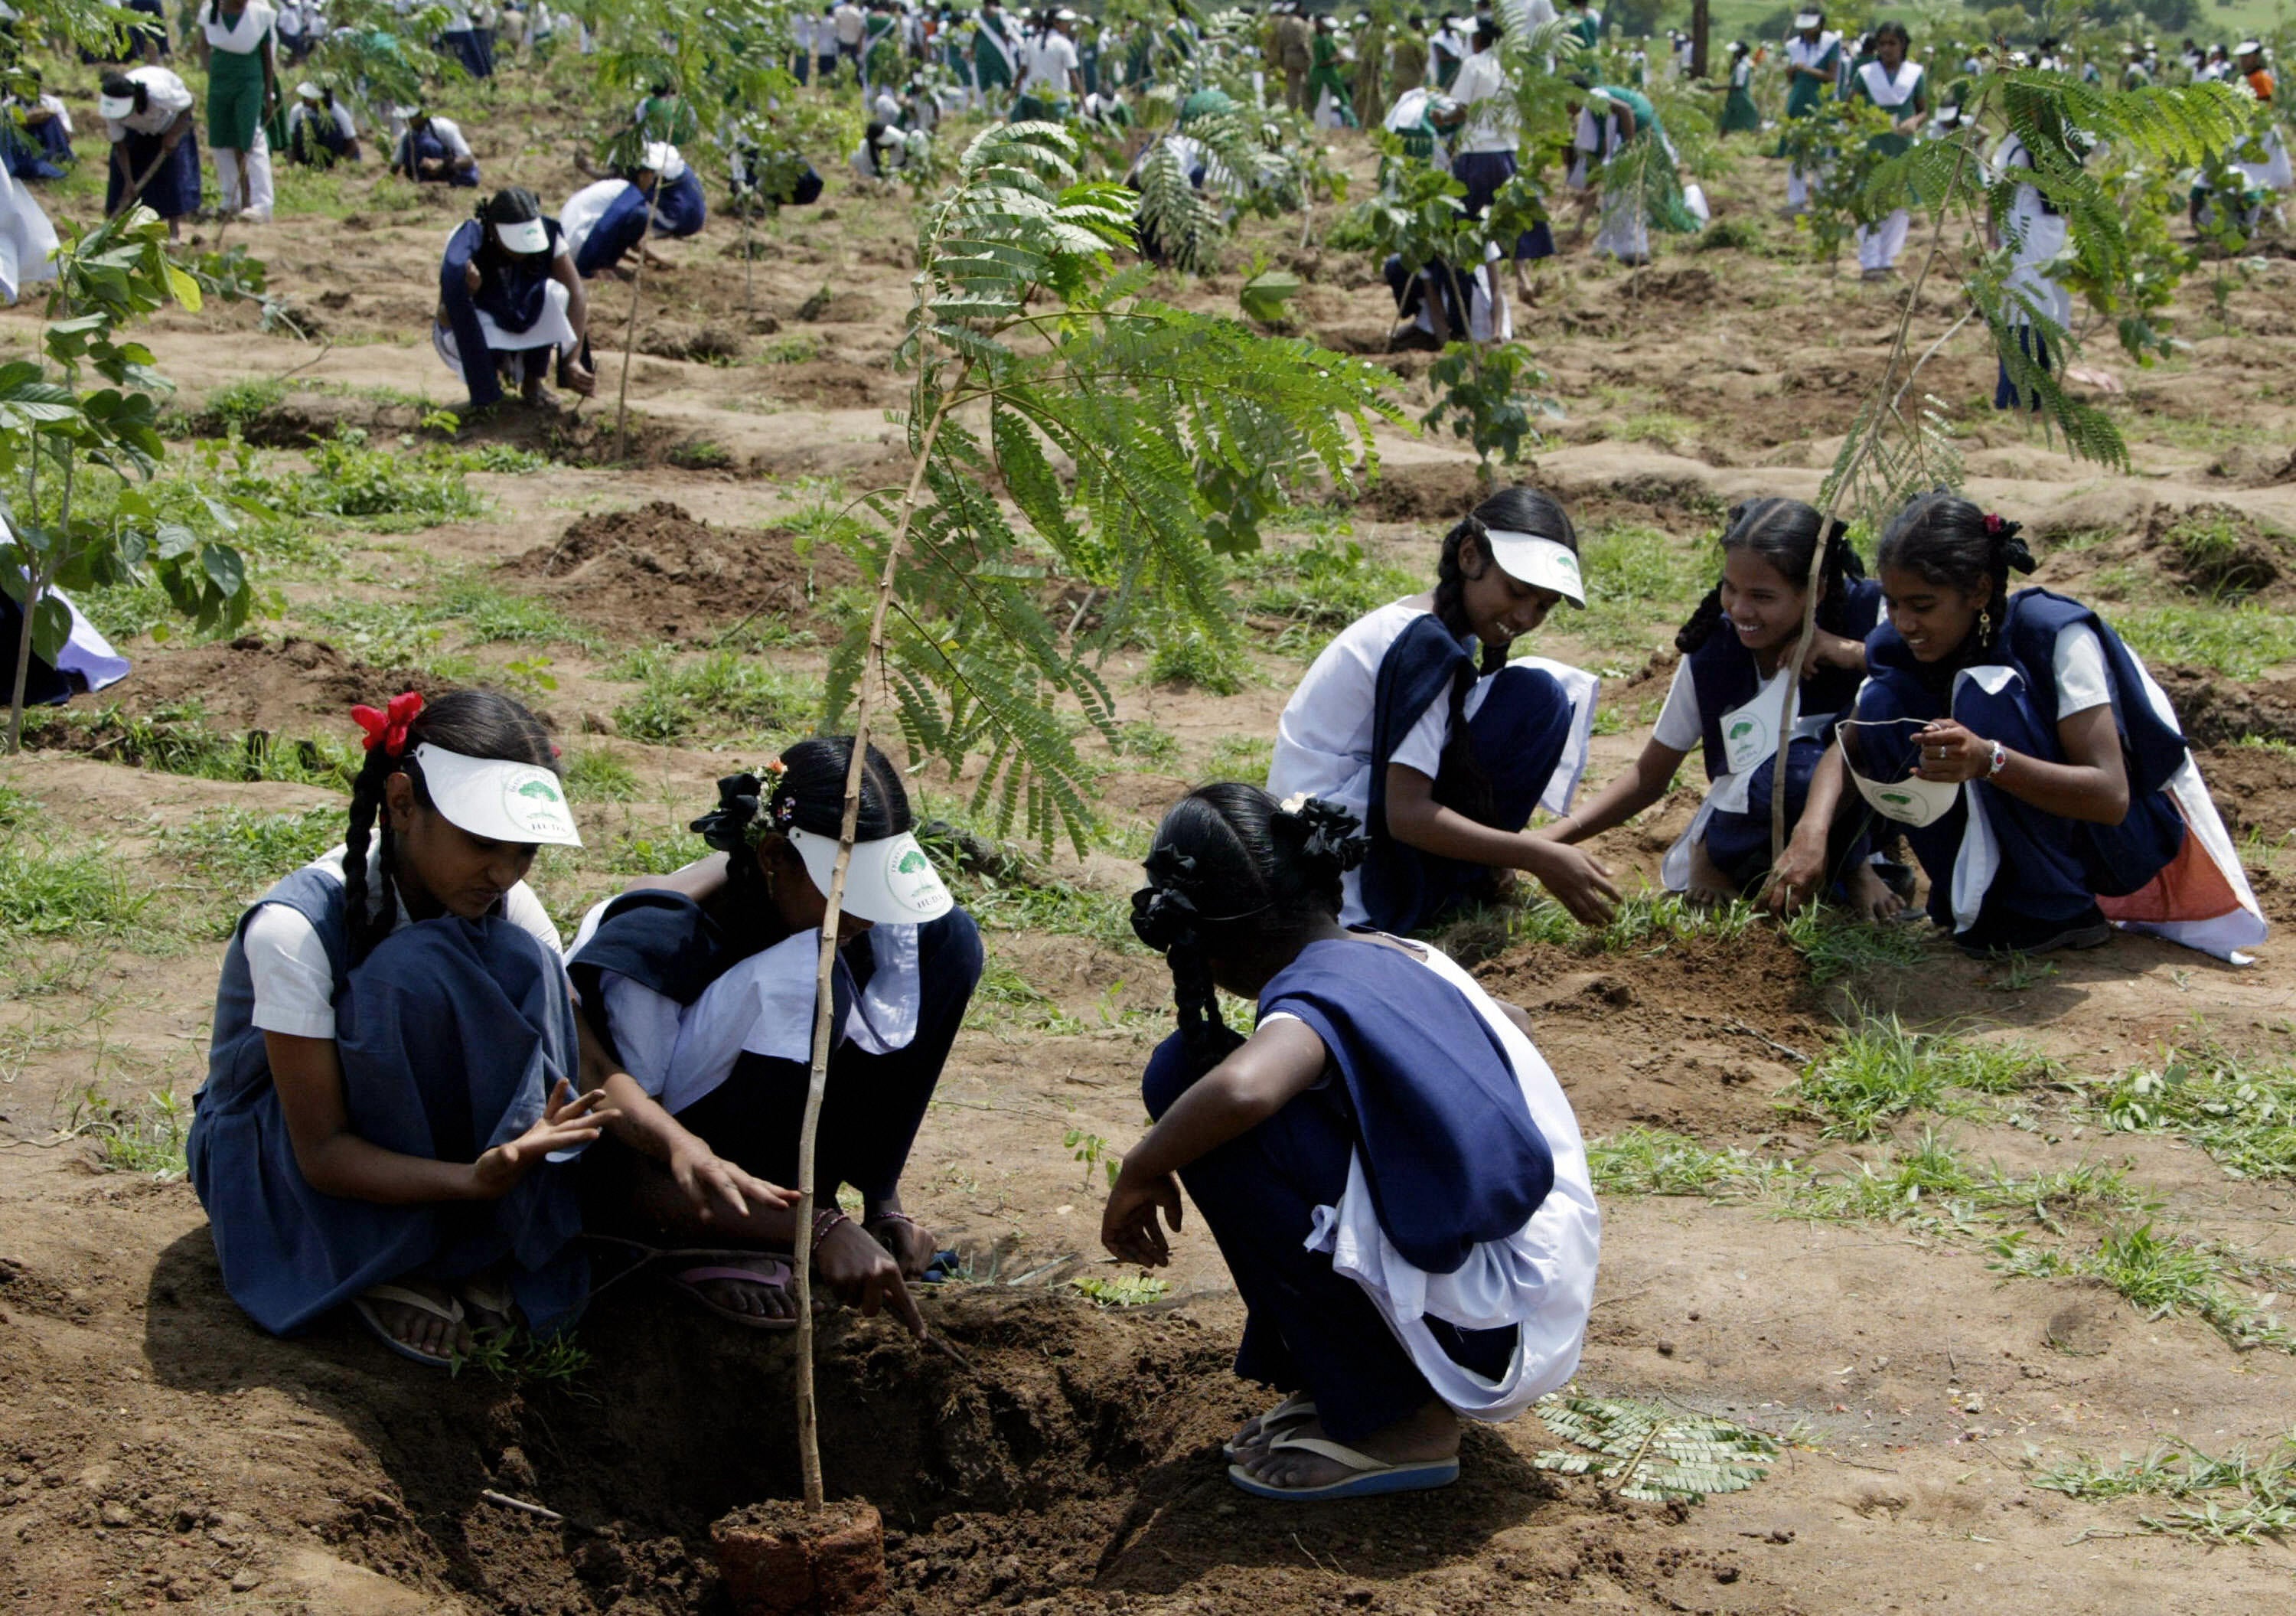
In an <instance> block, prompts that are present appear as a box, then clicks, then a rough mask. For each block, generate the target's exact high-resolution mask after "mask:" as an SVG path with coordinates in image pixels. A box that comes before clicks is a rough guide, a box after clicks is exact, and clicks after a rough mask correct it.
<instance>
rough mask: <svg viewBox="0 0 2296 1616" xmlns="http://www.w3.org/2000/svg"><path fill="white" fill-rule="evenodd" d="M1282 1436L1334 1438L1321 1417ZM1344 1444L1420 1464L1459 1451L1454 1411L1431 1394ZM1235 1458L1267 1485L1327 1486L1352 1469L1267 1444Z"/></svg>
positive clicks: (1390, 1459)
mask: <svg viewBox="0 0 2296 1616" xmlns="http://www.w3.org/2000/svg"><path fill="white" fill-rule="evenodd" d="M1285 1436H1286V1438H1287V1439H1288V1438H1292V1437H1313V1438H1322V1439H1323V1440H1326V1441H1329V1440H1334V1439H1333V1438H1331V1437H1330V1436H1329V1435H1328V1434H1327V1433H1326V1432H1325V1431H1324V1423H1323V1422H1322V1421H1321V1420H1309V1421H1308V1423H1305V1424H1304V1425H1299V1426H1295V1427H1293V1428H1292V1430H1291V1431H1287V1432H1286V1433H1285ZM1346 1446H1348V1447H1349V1448H1354V1449H1355V1450H1356V1451H1357V1453H1360V1454H1362V1455H1364V1456H1365V1457H1367V1458H1374V1459H1377V1460H1379V1461H1381V1462H1382V1464H1430V1463H1433V1462H1435V1461H1437V1460H1441V1459H1456V1458H1457V1457H1458V1456H1459V1416H1458V1415H1456V1414H1454V1413H1452V1412H1451V1408H1450V1406H1449V1405H1448V1404H1447V1403H1445V1402H1443V1401H1442V1400H1441V1399H1435V1398H1431V1399H1428V1400H1427V1402H1426V1403H1425V1404H1423V1406H1422V1407H1420V1408H1419V1409H1418V1411H1417V1412H1416V1413H1414V1414H1410V1415H1405V1416H1404V1417H1403V1418H1402V1419H1399V1420H1398V1421H1396V1423H1394V1424H1392V1425H1390V1426H1388V1427H1386V1428H1385V1429H1384V1430H1381V1431H1373V1432H1372V1433H1371V1435H1369V1436H1367V1437H1363V1438H1360V1439H1358V1440H1356V1441H1352V1442H1349V1443H1347V1444H1346ZM1236 1463H1237V1464H1240V1465H1242V1467H1243V1470H1244V1473H1245V1474H1247V1475H1249V1476H1251V1478H1252V1479H1253V1480H1254V1481H1263V1482H1265V1483H1267V1485H1268V1486H1270V1487H1283V1488H1292V1489H1307V1488H1314V1487H1329V1486H1331V1485H1332V1484H1333V1482H1337V1481H1346V1480H1347V1479H1348V1478H1349V1477H1350V1476H1352V1475H1355V1474H1357V1472H1355V1471H1352V1470H1349V1468H1348V1467H1347V1466H1346V1465H1344V1464H1341V1463H1339V1462H1338V1461H1337V1460H1335V1459H1327V1458H1324V1456H1322V1455H1320V1454H1312V1453H1280V1452H1277V1451H1275V1449H1274V1448H1263V1449H1259V1450H1257V1451H1255V1452H1253V1453H1251V1454H1250V1455H1248V1456H1239V1457H1238V1458H1237V1460H1236Z"/></svg>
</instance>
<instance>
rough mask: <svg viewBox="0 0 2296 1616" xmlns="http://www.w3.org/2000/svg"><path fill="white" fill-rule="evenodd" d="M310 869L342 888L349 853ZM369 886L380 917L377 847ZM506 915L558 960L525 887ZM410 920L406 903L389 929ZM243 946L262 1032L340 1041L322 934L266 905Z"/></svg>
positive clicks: (552, 935)
mask: <svg viewBox="0 0 2296 1616" xmlns="http://www.w3.org/2000/svg"><path fill="white" fill-rule="evenodd" d="M306 867H307V868H309V869H312V870H316V871H317V872H318V873H319V874H320V875H321V876H323V877H324V878H325V879H326V880H329V881H332V882H335V883H336V884H337V885H340V884H341V882H342V879H343V849H341V848H340V847H338V848H335V849H332V850H331V851H329V852H328V853H326V854H324V855H323V856H322V857H318V858H316V859H314V860H313V861H312V862H311V863H310V864H309V865H307V866H306ZM366 881H367V888H366V890H367V913H368V914H370V915H373V914H377V913H380V912H381V908H382V892H381V881H382V850H381V848H379V847H375V846H372V845H370V847H369V848H368V849H367V856H366ZM503 915H504V919H506V920H509V921H510V922H511V923H513V924H515V925H517V926H518V927H520V928H521V930H523V931H527V932H528V933H529V934H530V935H531V936H532V937H533V939H534V940H535V941H537V942H538V943H540V944H542V945H543V947H545V948H547V949H548V950H549V952H550V956H551V957H552V958H553V959H556V958H557V957H558V956H559V945H558V928H557V927H556V926H555V925H553V923H551V919H550V911H549V910H547V909H545V908H544V907H543V906H542V900H541V899H540V898H537V897H536V896H535V895H534V890H533V889H532V888H531V887H529V886H528V885H527V884H526V882H522V881H521V882H519V883H518V884H517V885H516V886H514V887H512V889H511V890H509V892H507V893H506V894H504V898H503ZM409 918H410V917H409V916H408V915H407V913H406V904H405V903H404V902H403V901H401V902H400V903H399V904H398V916H397V918H396V919H394V920H393V921H392V922H391V926H390V929H391V930H392V931H398V928H399V927H401V926H403V925H406V923H407V922H408V920H409ZM241 946H242V947H243V948H244V949H245V950H246V953H247V971H248V975H249V976H250V978H251V979H253V982H254V986H255V1013H254V1014H253V1016H251V1017H250V1020H251V1021H253V1022H254V1024H255V1025H256V1026H258V1027H259V1028H261V1029H263V1030H264V1031H266V1032H283V1033H285V1034H287V1035H288V1036H289V1037H291V1038H333V1037H334V1036H335V972H334V967H333V966H332V964H329V963H328V961H327V946H326V945H325V944H324V943H323V942H321V941H320V940H319V932H318V929H317V928H316V927H315V926H314V925H312V924H311V923H310V922H309V921H308V920H307V919H305V918H304V917H303V915H301V914H299V912H297V911H296V910H294V909H291V908H289V907H288V906H286V905H285V904H265V905H264V906H262V907H261V908H259V909H258V910H257V911H256V912H255V915H254V917H253V918H252V919H250V921H249V922H248V923H247V930H246V931H245V933H244V934H243V936H242V939H241Z"/></svg>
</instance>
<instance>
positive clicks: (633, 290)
mask: <svg viewBox="0 0 2296 1616" xmlns="http://www.w3.org/2000/svg"><path fill="white" fill-rule="evenodd" d="M660 193H661V176H660V174H656V175H655V176H653V187H652V189H651V190H649V191H648V192H647V193H645V205H646V217H645V229H644V231H643V232H641V233H640V234H639V236H638V262H637V267H636V268H635V269H633V270H631V271H630V323H629V326H628V328H627V330H625V331H624V332H622V380H621V383H620V385H619V387H617V388H616V389H615V390H614V458H615V459H616V460H627V459H628V458H629V457H630V359H631V356H632V355H633V354H634V353H635V351H636V349H637V342H638V294H639V293H641V292H642V291H644V290H645V261H646V241H647V238H648V237H650V236H652V234H653V202H654V198H655V197H656V196H658V195H660ZM577 407H579V406H577Z"/></svg>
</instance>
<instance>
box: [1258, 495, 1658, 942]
mask: <svg viewBox="0 0 2296 1616" xmlns="http://www.w3.org/2000/svg"><path fill="white" fill-rule="evenodd" d="M1566 600H1567V601H1569V602H1570V603H1571V604H1572V605H1573V606H1577V607H1580V608H1583V607H1585V605H1586V603H1587V595H1586V590H1585V587H1584V585H1583V584H1582V583H1581V581H1580V578H1579V536H1578V534H1577V533H1576V532H1575V531H1574V530H1573V529H1572V528H1571V526H1570V515H1569V514H1568V513H1566V512H1565V511H1564V510H1563V509H1562V505H1560V504H1557V503H1556V502H1555V501H1554V499H1553V498H1552V497H1551V496H1548V495H1546V494H1542V493H1540V492H1539V491H1538V490H1537V489H1535V488H1504V489H1501V490H1500V491H1499V492H1498V493H1497V494H1495V495H1493V496H1491V497H1490V498H1488V499H1487V500H1485V501H1483V503H1482V504H1480V505H1477V506H1476V507H1475V509H1474V512H1473V513H1472V514H1471V515H1470V516H1468V517H1467V518H1466V520H1464V521H1462V522H1460V523H1459V524H1458V526H1456V527H1455V528H1453V529H1451V530H1450V532H1449V533H1447V534H1446V535H1445V536H1444V538H1443V554H1442V559H1441V561H1440V562H1439V563H1438V570H1437V575H1436V584H1435V587H1434V588H1433V590H1431V592H1429V593H1428V594H1425V595H1414V596H1412V597H1411V598H1410V599H1408V600H1401V601H1397V602H1395V603H1392V604H1391V605H1386V606H1382V607H1381V608H1380V609H1379V610H1378V611H1374V612H1371V613H1369V614H1368V615H1366V616H1365V617H1362V618H1359V619H1357V620H1356V621H1355V622H1354V623H1352V624H1350V625H1349V626H1348V627H1347V628H1344V629H1342V630H1341V632H1340V634H1339V636H1338V637H1337V638H1335V639H1334V640H1333V642H1332V643H1331V644H1329V645H1326V646H1325V647H1324V652H1323V654H1322V655H1320V656H1318V657H1317V658H1316V660H1315V664H1314V665H1313V666H1312V667H1310V668H1309V669H1308V674H1307V677H1305V678H1303V679H1301V680H1300V687H1299V689H1298V690H1296V691H1294V692H1293V693H1292V700H1291V701H1289V702H1288V703H1286V704H1285V706H1284V709H1283V720H1282V722H1281V723H1280V725H1279V726H1277V730H1276V737H1275V758H1274V760H1273V761H1272V763H1271V764H1270V765H1269V767H1268V772H1267V789H1268V790H1269V791H1270V792H1273V793H1275V795H1276V796H1278V797H1284V798H1289V797H1292V796H1297V795H1305V796H1310V797H1317V798H1321V799H1323V800H1325V801H1328V802H1335V803H1337V804H1339V805H1340V806H1341V807H1342V808H1346V809H1347V810H1348V812H1349V813H1350V814H1353V815H1354V816H1356V817H1357V819H1358V820H1359V821H1360V822H1361V823H1362V824H1363V825H1364V827H1365V831H1366V833H1368V834H1369V836H1370V838H1371V850H1370V853H1369V855H1368V857H1366V858H1365V860H1364V864H1363V868H1362V869H1361V870H1360V871H1350V872H1349V874H1348V875H1347V877H1346V879H1345V882H1344V884H1343V887H1342V902H1341V912H1340V917H1341V920H1343V921H1345V922H1346V923H1349V924H1350V925H1353V924H1357V923H1365V922H1368V923H1370V924H1372V925H1374V926H1378V927H1380V928H1381V929H1382V930H1383V931H1398V932H1402V931H1416V930H1418V929H1419V928H1421V927H1423V926H1429V925H1432V924H1434V923H1437V922H1439V921H1440V920H1441V919H1442V918H1443V917H1444V916H1445V915H1447V914H1449V913H1450V912H1451V911H1453V910H1455V909H1456V908H1459V907H1461V906H1464V905H1467V904H1471V903H1474V902H1478V901H1481V900H1484V899H1487V898H1492V897H1495V896H1497V894H1498V893H1499V892H1500V891H1501V890H1504V885H1505V876H1506V874H1507V873H1509V872H1512V871H1515V870H1521V871H1524V872H1526V873H1528V874H1531V875H1534V876H1536V877H1538V880H1539V882H1541V883H1542V884H1543V885H1545V886H1546V889H1547V890H1548V891H1550V892H1552V893H1554V897H1555V898H1556V900H1557V901H1558V902H1560V903H1561V904H1562V906H1564V907H1565V908H1567V909H1569V910H1570V913H1571V914H1573V915H1577V916H1578V917H1579V919H1580V920H1583V921H1586V922H1587V923H1590V924H1595V923H1601V922H1602V921H1603V920H1605V919H1607V918H1608V917H1609V915H1610V911H1611V905H1612V904H1613V903H1614V902H1615V901H1616V900H1617V898H1618V896H1619V894H1618V889H1617V888H1615V887H1614V886H1612V885H1611V880H1610V873H1609V872H1608V871H1607V870H1605V869H1604V868H1603V866H1602V865H1599V864H1597V863H1596V862H1595V860H1594V859H1592V858H1590V857H1587V855H1586V854H1584V853H1582V852H1579V851H1578V850H1577V849H1573V848H1569V847H1566V846H1564V845H1563V844H1562V843H1560V842H1557V841H1552V840H1550V839H1548V838H1546V837H1544V836H1532V835H1528V834H1526V833H1524V830H1523V827H1524V826H1525V825H1526V824H1529V822H1530V815H1531V810H1532V809H1534V808H1540V807H1544V808H1546V811H1547V812H1548V813H1550V814H1559V813H1562V811H1563V810H1564V809H1565V808H1569V807H1570V795H1571V793H1572V792H1574V791H1576V790H1577V789H1578V784H1579V775H1580V774H1581V773H1582V772H1583V771H1584V770H1585V768H1586V766H1587V742H1588V738H1589V736H1590V735H1591V734H1593V732H1594V725H1595V691H1596V682H1595V678H1594V677H1593V676H1592V675H1591V674H1587V673H1584V672H1581V671H1580V670H1579V669H1576V668H1570V667H1567V666H1565V665H1564V664H1562V663H1561V662H1552V661H1548V660H1545V659H1543V658H1539V657H1523V658H1519V659H1517V660H1514V661H1512V662H1510V661H1509V660H1507V650H1508V647H1510V646H1511V645H1513V643H1514V642H1515V640H1516V638H1517V637H1518V636H1521V635H1525V634H1528V633H1529V632H1530V631H1531V630H1532V629H1534V628H1538V626H1539V625H1540V624H1541V623H1543V622H1545V621H1546V614H1547V613H1548V612H1549V611H1552V610H1553V609H1554V604H1555V603H1556V602H1558V601H1566Z"/></svg>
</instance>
